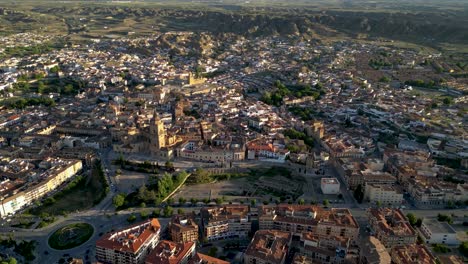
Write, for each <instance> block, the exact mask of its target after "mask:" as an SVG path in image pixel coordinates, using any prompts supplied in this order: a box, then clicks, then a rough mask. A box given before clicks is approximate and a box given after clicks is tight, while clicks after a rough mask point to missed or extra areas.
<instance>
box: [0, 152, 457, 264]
mask: <svg viewBox="0 0 468 264" xmlns="http://www.w3.org/2000/svg"><path fill="white" fill-rule="evenodd" d="M112 155H114V154H113V153H112V152H111V151H110V149H106V150H104V151H102V152H101V153H100V156H101V159H102V165H103V167H104V170H105V171H108V173H106V179H107V180H108V182H109V184H110V185H111V186H112V185H115V182H114V181H115V179H114V177H113V176H114V175H115V174H114V173H115V172H114V171H113V170H112V169H111V160H112V159H113V157H112ZM174 165H175V166H176V167H178V168H182V169H185V170H189V169H194V168H196V167H202V166H203V165H205V166H213V164H211V163H201V162H192V161H187V160H178V161H175V162H174ZM264 165H269V166H271V163H265V164H264ZM235 166H241V167H251V166H258V161H257V162H249V161H247V162H236V163H235ZM328 173H333V172H331V171H327V174H328ZM340 180H341V179H340ZM342 186H344V184H342ZM116 191H117V190H115V188H111V191H110V192H109V193H108V195H107V196H106V197H105V198H104V199H103V201H101V203H99V204H98V205H96V206H95V207H94V208H92V209H90V210H87V211H83V212H77V213H73V214H70V215H69V216H68V217H67V218H63V217H60V218H59V219H58V220H57V221H56V222H54V223H52V224H51V225H49V226H47V227H45V228H42V229H21V228H10V227H8V228H0V235H10V234H13V236H14V238H15V239H17V240H22V239H25V240H36V241H38V246H37V249H36V252H37V254H36V255H37V258H36V260H35V261H34V263H51V264H52V263H56V262H57V261H58V260H59V259H60V258H62V257H63V255H64V254H69V255H70V256H71V257H78V258H83V259H85V261H86V260H89V261H90V262H93V261H95V259H94V245H95V242H96V240H97V239H98V238H99V237H100V236H101V235H102V234H104V233H106V232H109V231H112V230H116V229H119V228H122V227H125V226H128V222H127V220H126V219H127V218H128V216H129V215H130V214H134V213H135V214H138V213H139V212H140V211H142V210H146V211H148V210H151V209H149V208H145V209H130V210H125V211H121V212H118V214H117V213H115V209H114V206H113V205H112V198H113V196H114V195H115V193H116ZM343 194H344V198H345V200H346V201H347V203H346V204H336V205H333V204H332V205H331V206H334V207H341V208H350V210H351V212H352V213H353V215H354V216H355V217H356V218H358V219H360V220H361V221H362V222H363V223H365V221H366V220H365V207H366V205H359V204H357V203H356V202H355V200H354V199H353V198H352V196H350V195H351V194H349V192H347V191H345V190H343ZM360 207H361V208H360ZM194 209H196V208H193V207H191V208H186V209H185V210H194ZM405 212H412V213H414V214H415V215H416V216H418V217H436V216H437V214H438V213H445V214H454V215H457V216H464V215H465V214H466V210H463V209H460V210H440V209H436V210H417V209H411V210H405ZM159 220H160V222H161V225H162V227H163V228H166V227H167V224H168V222H169V219H164V218H161V219H159ZM77 222H86V223H89V224H91V225H92V226H93V227H94V229H95V231H94V234H93V236H92V237H91V239H90V240H88V241H87V242H86V243H84V244H83V245H81V246H79V247H76V248H73V249H70V250H54V249H51V248H50V247H49V245H48V243H47V240H48V238H49V236H50V235H51V234H52V233H53V232H55V231H56V230H57V229H59V228H61V227H63V226H66V225H68V224H71V223H77ZM46 251H47V253H48V254H45V252H46ZM87 252H88V253H87ZM86 256H88V259H86Z"/></svg>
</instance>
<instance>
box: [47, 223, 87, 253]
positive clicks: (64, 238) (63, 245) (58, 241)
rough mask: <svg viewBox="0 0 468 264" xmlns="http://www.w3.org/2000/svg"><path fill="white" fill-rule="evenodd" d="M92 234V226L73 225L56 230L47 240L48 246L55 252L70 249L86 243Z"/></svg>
mask: <svg viewBox="0 0 468 264" xmlns="http://www.w3.org/2000/svg"><path fill="white" fill-rule="evenodd" d="M93 233H94V228H93V226H92V225H90V224H87V223H74V224H69V225H67V226H64V227H61V228H59V229H57V230H56V231H55V232H54V233H53V234H52V235H51V236H50V237H49V240H48V243H49V246H50V247H51V248H53V249H57V250H65V249H71V248H74V247H77V246H80V245H82V244H83V243H85V242H86V241H88V240H89V239H90V238H91V236H92V235H93Z"/></svg>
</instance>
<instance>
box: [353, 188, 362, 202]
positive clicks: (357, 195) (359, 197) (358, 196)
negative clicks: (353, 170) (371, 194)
mask: <svg viewBox="0 0 468 264" xmlns="http://www.w3.org/2000/svg"><path fill="white" fill-rule="evenodd" d="M354 198H355V199H356V201H357V202H358V203H362V200H363V199H364V190H363V188H362V185H361V184H359V185H358V186H357V187H356V189H355V190H354Z"/></svg>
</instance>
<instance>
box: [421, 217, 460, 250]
mask: <svg viewBox="0 0 468 264" xmlns="http://www.w3.org/2000/svg"><path fill="white" fill-rule="evenodd" d="M421 231H422V234H423V236H424V237H423V238H424V240H425V241H426V243H428V244H447V245H458V244H460V241H459V240H458V239H457V231H455V229H454V228H453V227H452V226H451V225H450V224H449V223H447V222H439V221H437V220H435V219H426V218H425V219H424V220H423V221H422V224H421Z"/></svg>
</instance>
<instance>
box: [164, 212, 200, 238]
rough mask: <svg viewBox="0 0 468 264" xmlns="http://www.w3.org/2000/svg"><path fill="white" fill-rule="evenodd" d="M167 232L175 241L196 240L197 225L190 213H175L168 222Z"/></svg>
mask: <svg viewBox="0 0 468 264" xmlns="http://www.w3.org/2000/svg"><path fill="white" fill-rule="evenodd" d="M169 234H170V235H171V239H172V241H174V242H177V243H186V242H196V241H197V240H198V225H197V223H196V222H195V219H193V217H192V216H190V215H175V216H174V217H172V219H171V222H170V223H169Z"/></svg>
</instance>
